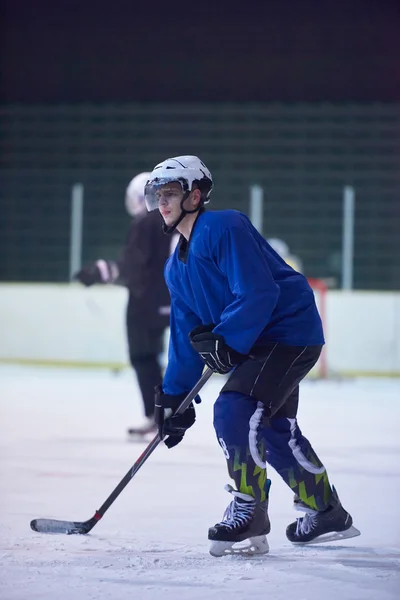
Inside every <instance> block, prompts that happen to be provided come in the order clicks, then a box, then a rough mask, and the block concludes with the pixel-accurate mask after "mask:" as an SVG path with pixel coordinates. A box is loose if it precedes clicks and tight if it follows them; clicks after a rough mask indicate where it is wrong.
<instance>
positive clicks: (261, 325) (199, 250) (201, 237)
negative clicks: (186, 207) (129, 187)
mask: <svg viewBox="0 0 400 600" xmlns="http://www.w3.org/2000/svg"><path fill="white" fill-rule="evenodd" d="M165 280H166V282H167V285H168V288H169V290H170V294H171V336H170V344H169V350H168V366H167V369H166V372H165V376H164V381H163V390H164V392H165V393H167V394H181V393H183V392H187V391H189V390H190V389H191V388H192V387H193V386H194V384H195V383H196V381H197V380H198V379H199V377H200V376H201V373H202V370H203V367H204V363H203V361H202V359H201V358H200V357H199V355H198V354H197V352H195V351H194V350H193V348H192V346H191V344H190V341H189V337H188V335H189V332H190V331H191V330H192V329H194V327H196V326H198V325H201V324H203V325H209V324H210V323H214V324H215V325H216V326H215V328H214V332H215V333H218V334H220V335H222V336H223V337H224V339H225V341H226V343H227V344H228V345H229V346H231V347H232V348H234V349H235V350H237V351H238V352H241V353H242V354H247V353H248V352H249V350H250V348H252V346H254V344H260V345H262V343H263V342H271V341H272V342H281V343H283V344H289V345H293V346H303V345H304V346H306V345H320V344H323V343H324V337H323V331H322V323H321V319H320V316H319V314H318V310H317V307H316V304H315V299H314V294H313V291H312V289H311V288H310V286H309V284H308V282H307V280H306V278H305V277H304V276H303V275H301V274H300V273H297V272H296V271H294V270H293V269H292V268H291V267H290V266H289V265H287V264H286V263H285V261H284V260H283V259H282V258H281V257H280V256H279V255H278V254H277V253H276V252H275V251H274V250H273V249H272V248H271V246H270V245H269V244H268V242H267V241H266V240H265V239H264V238H263V237H262V236H261V235H260V234H259V233H258V231H257V230H256V229H255V227H253V225H252V224H251V222H250V220H249V219H248V218H247V217H246V216H245V215H244V214H242V213H240V212H238V211H235V210H222V211H216V212H203V213H201V214H200V215H199V216H198V218H197V219H196V222H195V225H194V228H193V230H192V233H191V236H190V239H189V242H186V240H185V239H184V238H183V237H181V241H180V243H179V244H178V247H177V248H176V249H175V252H174V253H173V255H172V256H171V257H170V258H169V259H168V261H167V263H166V265H165Z"/></svg>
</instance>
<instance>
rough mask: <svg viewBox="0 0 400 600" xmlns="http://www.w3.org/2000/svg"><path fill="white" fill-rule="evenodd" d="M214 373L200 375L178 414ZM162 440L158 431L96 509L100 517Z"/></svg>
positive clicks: (205, 372)
mask: <svg viewBox="0 0 400 600" xmlns="http://www.w3.org/2000/svg"><path fill="white" fill-rule="evenodd" d="M212 374H213V371H212V370H211V369H209V368H207V369H206V370H205V371H204V373H203V375H202V376H201V377H200V379H199V381H198V382H197V383H196V385H195V386H194V387H193V389H192V390H191V391H190V392H189V393H188V395H187V396H186V398H185V399H184V400H183V402H182V404H180V405H179V407H178V409H177V410H176V414H182V413H183V412H185V410H186V409H187V407H188V406H189V404H190V403H191V402H192V401H193V400H194V398H195V397H196V396H197V394H198V393H199V391H200V390H201V388H202V387H203V386H204V384H205V383H206V382H207V381H208V380H209V379H210V377H211V375H212ZM160 442H161V438H160V436H159V435H158V433H157V435H156V436H155V437H154V438H153V439H152V440H151V442H150V443H149V445H148V446H147V447H146V448H145V450H144V451H143V452H142V454H141V455H140V456H139V458H138V459H137V461H136V462H135V464H134V465H133V467H132V468H131V469H129V471H128V472H127V474H126V475H125V477H124V478H123V479H121V481H120V482H119V484H118V485H117V487H116V488H115V489H114V490H113V491H112V492H111V494H110V495H109V497H108V498H107V500H106V501H105V502H104V503H103V504H102V505H101V506H100V508H99V510H98V511H96V515H98V519H101V517H102V516H103V515H104V513H105V512H106V510H108V509H109V508H110V506H111V504H112V503H113V502H114V500H115V499H116V498H118V496H119V495H120V493H121V492H122V490H123V489H124V488H125V487H126V485H127V484H128V483H129V481H130V480H131V479H132V478H133V477H134V476H135V475H136V473H137V472H138V471H139V469H140V468H141V467H142V466H143V465H144V463H145V462H146V460H147V459H148V458H149V456H150V455H151V454H152V453H153V452H154V450H155V449H156V448H157V446H158V445H159V443H160Z"/></svg>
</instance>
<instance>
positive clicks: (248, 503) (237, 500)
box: [208, 485, 271, 557]
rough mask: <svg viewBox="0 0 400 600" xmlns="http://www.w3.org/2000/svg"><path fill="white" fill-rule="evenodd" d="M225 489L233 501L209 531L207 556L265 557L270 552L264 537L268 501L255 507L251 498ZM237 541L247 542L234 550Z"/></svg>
mask: <svg viewBox="0 0 400 600" xmlns="http://www.w3.org/2000/svg"><path fill="white" fill-rule="evenodd" d="M225 489H226V490H227V491H228V492H230V493H231V494H232V495H233V497H234V499H233V500H232V502H231V503H230V504H229V506H228V508H227V509H226V511H225V514H224V516H223V520H222V521H221V522H220V523H217V524H216V525H214V527H210V529H209V530H208V539H209V540H211V547H210V554H211V555H212V556H218V557H219V556H224V555H226V554H242V555H246V556H252V555H256V554H266V553H267V552H268V551H269V546H268V542H267V538H266V535H267V534H268V533H269V532H270V529H271V525H270V522H269V518H268V512H267V511H268V499H267V500H264V501H263V502H261V503H259V504H256V502H255V500H254V498H253V497H252V496H249V495H248V494H243V493H241V492H238V491H236V490H234V489H233V487H232V486H230V485H226V486H225ZM238 542H246V543H245V544H243V545H241V546H239V547H237V546H236V544H237V543H238Z"/></svg>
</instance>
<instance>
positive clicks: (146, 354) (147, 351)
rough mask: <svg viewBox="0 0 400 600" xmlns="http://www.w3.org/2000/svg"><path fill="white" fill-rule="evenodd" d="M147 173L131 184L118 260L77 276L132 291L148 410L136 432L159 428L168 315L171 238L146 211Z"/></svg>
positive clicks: (133, 347) (134, 361)
mask: <svg viewBox="0 0 400 600" xmlns="http://www.w3.org/2000/svg"><path fill="white" fill-rule="evenodd" d="M148 176H149V173H139V175H136V177H134V178H133V179H132V181H131V182H130V183H129V185H128V187H127V190H126V196H125V206H126V209H127V211H128V213H129V214H130V215H131V217H132V222H131V226H130V229H129V233H128V236H127V239H126V243H125V246H124V250H123V252H122V255H121V257H120V259H119V260H117V261H112V260H106V259H99V260H96V261H94V262H91V263H89V264H87V265H85V266H84V267H83V268H82V269H81V270H80V271H79V272H78V273H77V274H76V276H75V277H76V279H78V280H79V281H80V282H81V283H83V284H84V285H85V286H91V285H93V284H110V283H111V284H118V285H124V286H126V287H127V288H128V290H129V297H128V304H127V310H126V331H127V340H128V348H129V359H130V363H131V365H132V367H133V368H134V370H135V372H136V376H137V380H138V383H139V387H140V391H141V395H142V400H143V406H144V414H145V422H144V424H143V425H142V426H138V427H131V428H130V429H128V434H129V435H130V436H132V437H137V436H139V437H141V436H143V435H146V434H148V433H152V432H155V431H156V426H155V424H154V387H155V386H156V385H157V384H159V383H160V381H161V380H162V369H161V364H160V355H161V353H162V351H163V340H164V333H165V330H166V328H167V327H168V325H169V314H170V296H169V292H168V288H167V286H166V284H165V281H164V276H163V269H164V264H165V262H166V260H167V258H168V256H169V254H170V249H171V238H169V237H167V236H166V235H164V233H163V230H162V224H163V220H162V218H161V216H160V215H159V214H158V213H157V212H148V211H147V210H146V206H145V203H144V186H145V184H146V181H147V178H148ZM172 243H173V242H172Z"/></svg>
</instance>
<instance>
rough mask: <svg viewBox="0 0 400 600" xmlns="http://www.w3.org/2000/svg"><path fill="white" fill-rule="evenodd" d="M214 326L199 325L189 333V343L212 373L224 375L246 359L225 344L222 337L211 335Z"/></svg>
mask: <svg viewBox="0 0 400 600" xmlns="http://www.w3.org/2000/svg"><path fill="white" fill-rule="evenodd" d="M214 327H215V325H200V326H199V327H195V329H193V330H192V331H191V332H190V333H189V339H190V343H191V344H192V346H193V348H194V349H195V350H196V352H198V353H199V354H200V356H201V358H202V359H203V360H204V362H205V363H206V365H207V366H208V367H210V369H212V370H213V371H214V373H221V374H226V373H229V372H230V371H232V369H233V368H234V367H236V365H238V364H240V363H241V362H243V361H244V360H246V359H247V358H248V356H246V355H244V354H241V353H240V352H237V351H236V350H234V349H233V348H231V347H230V346H228V344H227V343H226V342H225V340H224V338H223V336H222V335H218V334H216V333H213V331H212V330H213V329H214Z"/></svg>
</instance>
